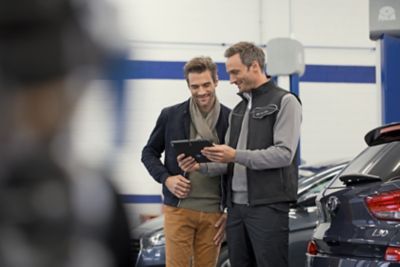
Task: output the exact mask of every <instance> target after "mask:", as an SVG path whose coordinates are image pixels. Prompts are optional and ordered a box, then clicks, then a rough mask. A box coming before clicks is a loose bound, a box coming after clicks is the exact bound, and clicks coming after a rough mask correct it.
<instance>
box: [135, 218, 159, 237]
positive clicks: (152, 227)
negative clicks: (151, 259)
mask: <svg viewBox="0 0 400 267" xmlns="http://www.w3.org/2000/svg"><path fill="white" fill-rule="evenodd" d="M163 226H164V215H161V216H158V217H156V218H154V219H151V220H148V221H147V222H145V223H142V224H141V225H139V226H137V227H135V228H133V229H132V232H131V234H132V237H133V238H136V239H139V238H140V237H141V236H143V235H146V234H150V233H152V232H155V231H158V230H160V229H162V228H163Z"/></svg>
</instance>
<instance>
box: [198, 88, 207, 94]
mask: <svg viewBox="0 0 400 267" xmlns="http://www.w3.org/2000/svg"><path fill="white" fill-rule="evenodd" d="M206 91H207V88H206V87H205V86H200V87H199V91H198V92H199V94H204V93H206Z"/></svg>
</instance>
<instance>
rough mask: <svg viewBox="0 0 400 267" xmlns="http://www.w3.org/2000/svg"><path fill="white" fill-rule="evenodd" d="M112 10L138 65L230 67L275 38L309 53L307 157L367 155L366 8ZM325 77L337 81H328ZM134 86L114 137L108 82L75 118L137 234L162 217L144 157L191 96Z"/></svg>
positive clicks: (205, 5)
mask: <svg viewBox="0 0 400 267" xmlns="http://www.w3.org/2000/svg"><path fill="white" fill-rule="evenodd" d="M113 3H114V5H115V7H116V9H117V10H118V13H119V24H120V26H121V32H122V34H123V36H124V38H125V40H126V45H127V46H128V48H129V56H128V61H131V62H153V63H154V64H157V62H158V63H160V64H161V63H174V62H185V61H187V60H189V59H190V58H192V57H195V56H199V55H207V56H211V57H212V58H213V59H214V61H216V62H218V63H224V61H225V58H224V57H223V53H224V51H225V49H226V48H227V45H229V44H233V43H235V42H238V41H251V42H254V43H256V44H259V45H265V44H266V43H267V42H268V41H269V40H270V39H272V38H276V37H291V38H295V39H297V40H298V41H300V42H301V43H302V44H303V45H304V47H305V62H306V73H305V75H311V74H310V73H311V72H310V71H311V70H312V69H314V70H315V72H313V73H314V74H313V75H314V77H311V78H310V77H308V78H307V79H303V80H302V79H301V80H300V98H301V99H302V102H303V124H302V131H301V156H302V159H303V160H304V161H305V162H307V163H314V162H321V161H324V160H331V159H341V158H352V157H353V156H355V155H356V154H357V153H358V152H359V151H360V150H362V149H363V148H364V147H365V144H364V142H363V136H364V134H365V133H366V132H367V131H368V130H369V129H371V128H373V127H376V126H378V125H380V124H381V104H380V97H381V96H380V89H379V88H378V87H377V85H376V84H375V77H372V76H374V75H375V72H374V69H375V66H376V65H377V64H376V62H377V60H378V59H377V55H376V43H375V42H372V41H370V40H369V29H368V8H369V7H368V1H365V0H352V1H348V0H334V1H319V0H246V1H243V0H203V1H194V0H168V1H167V0H115V1H113ZM267 64H268V63H267ZM324 67H330V70H333V72H332V73H325V72H324V70H326V69H325V68H324ZM346 67H347V68H346ZM363 67H367V68H369V69H370V70H373V72H372V74H371V72H369V73H370V74H363V75H362V77H361V78H360V79H357V77H355V75H356V74H357V70H359V69H363ZM307 70H309V72H307ZM335 70H338V72H335ZM341 70H342V71H341ZM334 73H336V74H335V75H336V76H335V75H334ZM155 76H157V75H155ZM130 77H132V76H129V75H127V78H126V79H124V89H125V91H124V101H123V114H124V117H123V120H122V122H121V123H122V127H120V128H118V127H116V123H115V120H116V118H115V113H116V105H118V102H117V103H116V102H115V97H114V95H113V92H112V91H111V90H109V89H106V86H105V85H106V82H104V81H96V82H94V83H93V84H92V86H91V88H90V89H89V90H88V91H87V92H86V97H85V98H84V100H83V101H82V102H81V104H80V108H79V109H78V112H77V114H76V119H75V120H74V123H73V133H74V134H73V140H74V149H75V151H76V153H77V154H79V156H80V157H82V159H83V160H85V161H88V162H90V163H91V164H110V166H112V170H113V175H114V180H115V183H116V185H117V187H118V189H119V192H120V194H121V195H122V196H124V197H125V199H126V202H127V207H128V208H129V211H130V212H131V213H132V215H131V216H132V222H133V225H137V224H138V223H139V214H160V213H161V205H160V201H161V198H160V194H161V186H160V185H159V184H157V183H156V182H154V181H153V179H152V178H151V177H150V175H149V174H148V173H147V171H146V169H145V168H144V166H143V165H142V163H141V161H140V157H141V150H142V148H143V146H144V145H145V143H146V141H147V139H148V137H149V134H150V132H151V130H152V129H153V127H154V125H155V122H156V119H157V117H158V115H159V113H160V111H161V109H162V108H163V107H166V106H170V105H173V104H175V103H178V102H180V101H184V100H186V99H187V98H188V97H189V90H188V89H187V86H186V82H185V80H184V79H183V74H182V79H176V78H171V79H169V78H168V77H166V78H165V77H163V78H157V77H156V78H145V77H137V78H133V79H132V78H130ZM314 78H315V79H314ZM279 84H280V85H281V86H282V87H284V88H285V89H289V88H288V86H289V83H288V79H287V78H285V77H283V78H279ZM236 93H237V88H236V86H234V85H231V84H229V81H227V80H222V81H220V83H219V86H218V88H217V94H218V96H219V99H220V101H221V102H223V103H224V104H226V105H228V106H230V107H233V106H234V105H235V104H236V103H237V102H238V101H239V97H238V96H237V95H236ZM121 129H122V131H124V134H123V137H124V139H123V142H122V143H121V144H120V145H119V146H118V147H116V145H115V142H114V141H113V140H114V136H115V134H118V133H116V131H121ZM105 162H106V163H105ZM110 162H111V163H110Z"/></svg>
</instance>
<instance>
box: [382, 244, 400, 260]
mask: <svg viewBox="0 0 400 267" xmlns="http://www.w3.org/2000/svg"><path fill="white" fill-rule="evenodd" d="M385 261H400V248H397V247H388V248H387V249H386V252H385Z"/></svg>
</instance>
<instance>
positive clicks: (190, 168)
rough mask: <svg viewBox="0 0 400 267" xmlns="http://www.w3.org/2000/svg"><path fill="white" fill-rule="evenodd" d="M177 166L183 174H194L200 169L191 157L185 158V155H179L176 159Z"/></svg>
mask: <svg viewBox="0 0 400 267" xmlns="http://www.w3.org/2000/svg"><path fill="white" fill-rule="evenodd" d="M176 160H177V161H178V166H179V168H181V170H182V171H184V172H194V171H198V170H199V169H200V164H199V163H197V161H195V160H194V158H193V157H190V156H189V157H186V156H185V154H180V155H178V157H177V158H176Z"/></svg>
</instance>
